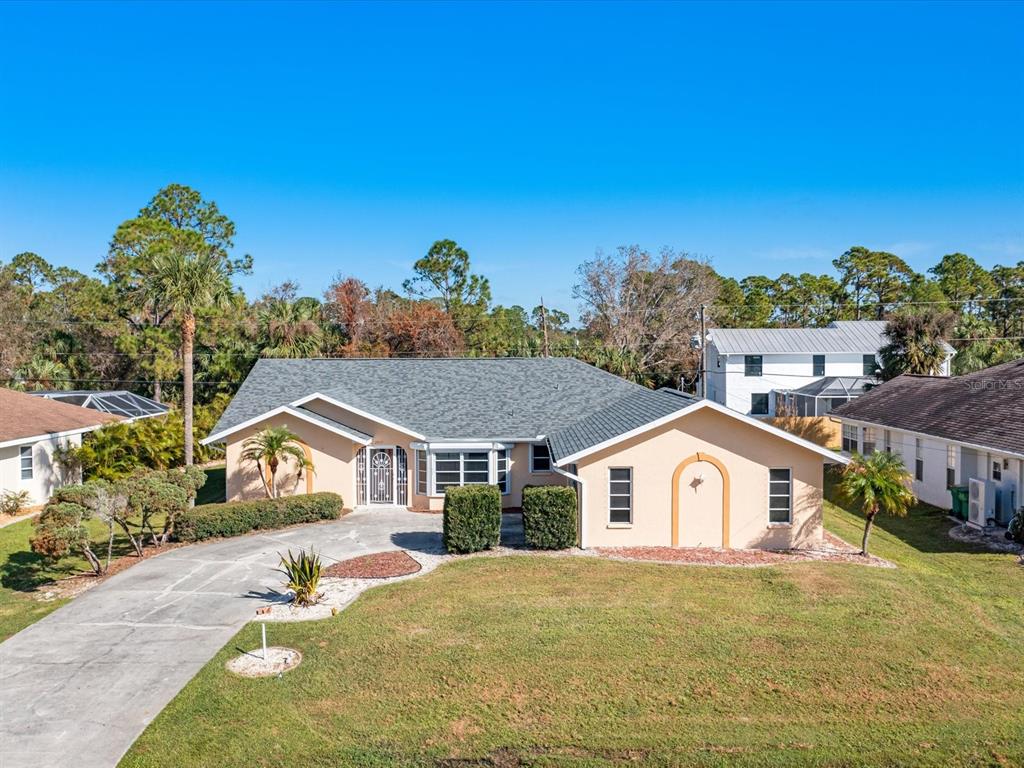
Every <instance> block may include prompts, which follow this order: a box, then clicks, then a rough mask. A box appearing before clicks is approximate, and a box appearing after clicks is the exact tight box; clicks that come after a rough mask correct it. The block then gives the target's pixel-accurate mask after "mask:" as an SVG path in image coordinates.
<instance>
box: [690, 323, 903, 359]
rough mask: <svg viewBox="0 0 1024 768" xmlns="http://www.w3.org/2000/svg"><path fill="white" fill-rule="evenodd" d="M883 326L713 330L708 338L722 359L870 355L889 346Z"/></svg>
mask: <svg viewBox="0 0 1024 768" xmlns="http://www.w3.org/2000/svg"><path fill="white" fill-rule="evenodd" d="M885 326H886V322H885V320H836V321H835V322H833V323H829V325H828V326H826V327H825V328H713V329H712V330H711V331H709V335H710V337H711V341H712V342H713V343H714V345H715V347H716V348H717V349H718V351H719V353H721V354H723V355H785V354H808V355H810V354H814V355H827V354H842V353H850V354H861V355H870V354H874V353H876V352H878V350H879V349H880V348H881V347H883V346H885V345H886V343H888V340H887V339H886V337H885Z"/></svg>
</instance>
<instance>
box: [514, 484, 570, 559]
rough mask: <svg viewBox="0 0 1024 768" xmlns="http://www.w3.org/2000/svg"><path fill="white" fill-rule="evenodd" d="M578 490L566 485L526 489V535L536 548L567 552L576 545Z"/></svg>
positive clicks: (524, 496) (524, 527) (524, 513)
mask: <svg viewBox="0 0 1024 768" xmlns="http://www.w3.org/2000/svg"><path fill="white" fill-rule="evenodd" d="M577 516H578V512H577V509H576V491H575V490H574V489H572V488H568V487H566V486H563V485H530V486H527V487H526V488H524V489H523V534H524V536H525V538H526V546H528V547H532V548H534V549H568V548H569V547H574V546H576V543H577V530H576V529H577V525H576V520H577Z"/></svg>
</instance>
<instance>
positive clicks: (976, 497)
mask: <svg viewBox="0 0 1024 768" xmlns="http://www.w3.org/2000/svg"><path fill="white" fill-rule="evenodd" d="M995 508H996V488H995V485H994V484H993V483H992V482H991V481H989V480H979V479H978V478H976V477H972V478H971V480H970V489H969V493H968V497H967V524H968V525H969V526H971V527H972V528H978V529H984V528H986V527H988V526H989V525H991V524H992V523H991V521H992V520H994V519H995V516H996V511H995Z"/></svg>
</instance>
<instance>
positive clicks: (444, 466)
mask: <svg viewBox="0 0 1024 768" xmlns="http://www.w3.org/2000/svg"><path fill="white" fill-rule="evenodd" d="M490 463H491V461H490V456H489V455H488V452H487V451H441V452H438V453H435V454H434V492H435V493H437V494H442V493H444V492H445V491H446V490H447V489H448V488H453V487H456V486H460V485H487V483H489V482H490V474H491V473H490Z"/></svg>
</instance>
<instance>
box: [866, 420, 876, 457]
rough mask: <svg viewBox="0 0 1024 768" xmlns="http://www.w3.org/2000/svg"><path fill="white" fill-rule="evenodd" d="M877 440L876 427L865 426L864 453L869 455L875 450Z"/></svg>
mask: <svg viewBox="0 0 1024 768" xmlns="http://www.w3.org/2000/svg"><path fill="white" fill-rule="evenodd" d="M875 440H876V433H875V428H874V427H864V442H863V445H864V455H865V456H867V455H869V454H872V453H874V452H875Z"/></svg>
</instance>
